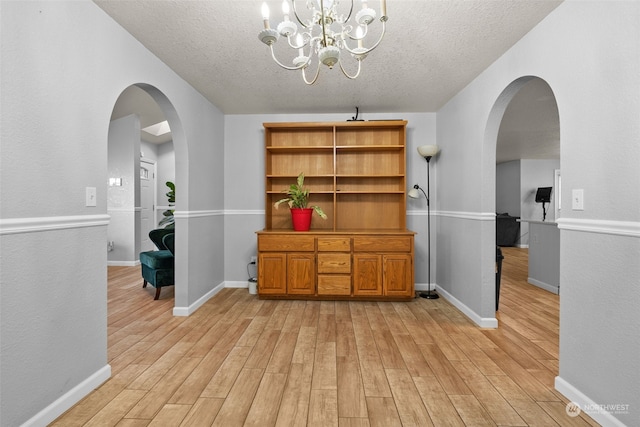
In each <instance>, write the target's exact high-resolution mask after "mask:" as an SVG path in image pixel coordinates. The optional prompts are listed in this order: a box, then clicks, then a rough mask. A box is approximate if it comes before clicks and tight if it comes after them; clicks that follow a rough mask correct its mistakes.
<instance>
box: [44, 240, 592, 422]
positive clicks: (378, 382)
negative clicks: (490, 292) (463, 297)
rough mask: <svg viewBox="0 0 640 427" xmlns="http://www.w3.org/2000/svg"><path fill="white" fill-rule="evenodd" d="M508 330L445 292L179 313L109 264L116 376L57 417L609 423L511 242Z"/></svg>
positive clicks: (127, 271) (231, 292) (238, 295)
mask: <svg viewBox="0 0 640 427" xmlns="http://www.w3.org/2000/svg"><path fill="white" fill-rule="evenodd" d="M503 254H504V256H505V259H504V262H503V271H502V290H501V298H500V310H499V312H498V314H497V317H498V319H499V322H500V327H499V328H498V329H481V328H478V327H477V326H475V325H474V324H473V323H472V322H471V321H469V320H468V319H467V318H466V317H465V316H464V315H462V314H461V313H460V312H459V311H458V310H457V309H456V308H454V307H453V306H452V305H451V304H449V303H448V302H447V301H446V300H445V299H443V298H440V299H438V300H426V299H422V298H416V299H415V300H414V301H411V302H408V303H393V302H344V301H338V302H329V301H326V302H325V301H273V300H266V301H261V300H258V299H257V297H255V296H252V295H250V294H249V293H248V292H247V290H246V289H225V290H223V291H221V292H220V293H219V294H218V295H216V296H215V297H214V298H212V299H211V300H210V301H208V302H207V303H206V304H205V305H203V306H202V307H201V308H200V309H199V310H197V311H196V312H195V313H194V314H193V315H191V316H189V317H173V316H172V308H173V289H172V288H170V289H163V290H162V295H161V297H160V298H161V299H160V300H158V301H154V300H153V293H154V289H153V288H148V289H142V279H141V278H140V272H139V268H137V267H109V269H108V274H109V278H108V283H109V284H108V286H109V289H108V358H109V363H110V365H111V368H112V377H111V379H109V380H108V381H107V382H106V383H104V384H103V385H102V386H101V387H99V388H98V389H96V390H95V391H94V392H93V393H91V394H90V395H89V396H87V397H86V398H84V399H83V400H82V401H81V402H79V403H78V404H77V405H75V406H74V407H73V408H71V409H70V410H68V411H67V412H66V413H65V414H63V415H62V416H61V417H60V418H59V419H58V420H56V421H55V422H54V423H53V424H52V425H53V426H64V427H67V426H131V427H137V426H197V427H200V426H224V427H230V426H231V427H232V426H261V427H262V426H322V427H325V426H339V427H349V426H351V427H356V426H359V427H364V426H371V427H377V426H381V427H392V426H597V425H598V424H597V423H595V422H594V421H593V420H591V419H590V418H589V417H588V416H586V415H584V413H582V414H581V415H580V416H579V417H576V418H571V417H569V416H568V415H566V413H565V406H566V404H567V403H568V402H567V399H565V398H564V397H563V396H561V395H560V394H559V393H558V392H556V391H555V390H554V388H553V380H554V377H555V376H556V375H557V373H558V324H559V317H558V309H559V308H558V307H559V299H558V296H557V295H554V294H551V293H549V292H547V291H544V290H542V289H539V288H537V287H535V286H532V285H529V284H528V283H527V282H526V278H527V250H526V249H518V248H503Z"/></svg>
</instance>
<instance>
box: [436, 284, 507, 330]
mask: <svg viewBox="0 0 640 427" xmlns="http://www.w3.org/2000/svg"><path fill="white" fill-rule="evenodd" d="M436 291H437V292H438V293H439V294H440V296H442V297H444V298H445V299H446V300H447V301H449V302H450V303H451V304H453V305H454V306H455V307H456V308H457V309H458V310H460V311H461V312H462V314H464V315H465V316H467V317H468V318H469V319H471V320H472V321H473V322H474V323H475V324H477V325H478V326H480V327H481V328H490V329H496V328H497V327H498V319H496V318H495V317H480V316H478V314H477V313H476V312H475V311H473V310H471V309H470V308H469V307H467V306H466V305H465V304H464V303H462V302H461V301H460V300H458V299H457V298H456V297H454V296H453V295H451V294H450V293H449V292H447V291H445V290H444V289H442V288H441V287H440V286H438V285H436Z"/></svg>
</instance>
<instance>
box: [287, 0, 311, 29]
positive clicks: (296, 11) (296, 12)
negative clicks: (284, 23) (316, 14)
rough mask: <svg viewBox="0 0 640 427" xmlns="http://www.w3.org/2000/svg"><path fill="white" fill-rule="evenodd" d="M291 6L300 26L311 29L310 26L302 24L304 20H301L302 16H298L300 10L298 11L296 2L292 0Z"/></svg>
mask: <svg viewBox="0 0 640 427" xmlns="http://www.w3.org/2000/svg"><path fill="white" fill-rule="evenodd" d="M291 4H292V5H293V15H294V16H295V17H296V20H297V21H298V22H299V23H300V25H302V26H303V27H304V28H310V26H309V25H306V24H305V23H304V22H302V19H300V16H298V10H297V9H296V0H291Z"/></svg>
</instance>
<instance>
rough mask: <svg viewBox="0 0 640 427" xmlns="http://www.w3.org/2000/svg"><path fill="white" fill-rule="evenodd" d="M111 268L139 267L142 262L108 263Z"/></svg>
mask: <svg viewBox="0 0 640 427" xmlns="http://www.w3.org/2000/svg"><path fill="white" fill-rule="evenodd" d="M107 265H108V266H109V267H137V266H139V265H140V260H139V259H138V260H135V261H107Z"/></svg>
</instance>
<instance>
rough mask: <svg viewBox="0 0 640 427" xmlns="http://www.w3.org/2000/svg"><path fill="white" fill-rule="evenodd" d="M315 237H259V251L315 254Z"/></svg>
mask: <svg viewBox="0 0 640 427" xmlns="http://www.w3.org/2000/svg"><path fill="white" fill-rule="evenodd" d="M314 250H315V239H314V237H313V236H291V235H278V236H258V251H265V252H313V251H314Z"/></svg>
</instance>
